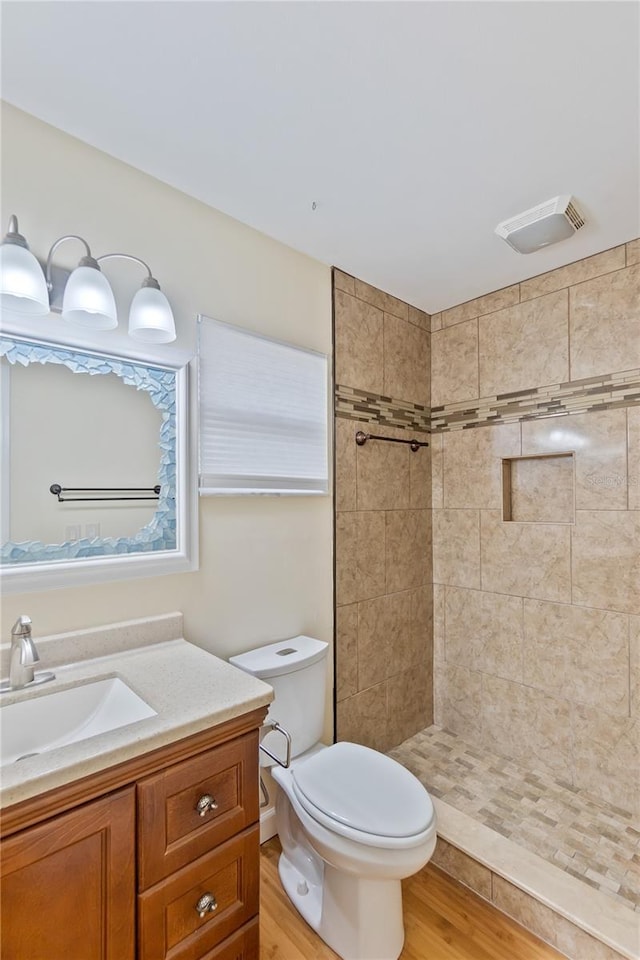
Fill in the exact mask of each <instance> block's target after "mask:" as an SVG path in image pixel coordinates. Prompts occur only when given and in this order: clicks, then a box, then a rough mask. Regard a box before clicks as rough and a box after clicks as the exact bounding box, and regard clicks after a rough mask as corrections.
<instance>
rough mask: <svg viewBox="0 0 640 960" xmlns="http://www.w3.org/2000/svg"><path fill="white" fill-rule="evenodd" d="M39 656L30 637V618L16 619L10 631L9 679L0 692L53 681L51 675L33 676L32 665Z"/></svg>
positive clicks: (24, 616)
mask: <svg viewBox="0 0 640 960" xmlns="http://www.w3.org/2000/svg"><path fill="white" fill-rule="evenodd" d="M39 660H40V654H39V653H38V648H37V647H36V645H35V643H34V642H33V637H32V636H31V617H27V616H26V615H24V614H23V616H21V617H18V619H17V620H16V622H15V623H14V625H13V629H12V630H11V662H10V665H9V679H8V681H7V680H5V681H4V682H3V683H2V684H1V685H0V692H2V693H6V692H7V691H9V690H22V689H23V688H24V687H28V686H31V684H38V683H45V682H46V681H47V680H53V679H54V678H55V674H53V673H39V674H35V673H34V671H33V665H34V663H38V661H39Z"/></svg>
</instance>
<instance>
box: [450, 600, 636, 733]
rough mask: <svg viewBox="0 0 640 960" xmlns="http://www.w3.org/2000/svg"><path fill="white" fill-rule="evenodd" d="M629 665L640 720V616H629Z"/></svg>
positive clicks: (633, 709) (633, 704)
mask: <svg viewBox="0 0 640 960" xmlns="http://www.w3.org/2000/svg"><path fill="white" fill-rule="evenodd" d="M434 623H435V620H434ZM629 666H630V671H631V676H630V684H629V687H630V693H631V708H630V714H631V716H632V717H634V718H635V719H636V720H640V617H629Z"/></svg>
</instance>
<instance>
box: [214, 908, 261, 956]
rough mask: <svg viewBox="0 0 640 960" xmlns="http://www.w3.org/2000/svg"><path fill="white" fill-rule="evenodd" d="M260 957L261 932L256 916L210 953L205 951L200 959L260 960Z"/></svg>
mask: <svg viewBox="0 0 640 960" xmlns="http://www.w3.org/2000/svg"><path fill="white" fill-rule="evenodd" d="M259 957H260V934H259V923H258V919H257V917H256V919H255V920H252V921H251V923H247V924H246V925H245V926H244V927H241V929H240V930H238V931H237V933H234V934H232V936H230V937H228V938H227V939H226V940H225V941H224V943H220V944H218V946H217V947H214V948H213V950H211V952H210V953H205V954H204V956H203V957H201V958H200V960H259Z"/></svg>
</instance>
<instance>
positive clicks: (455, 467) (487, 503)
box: [442, 423, 520, 509]
mask: <svg viewBox="0 0 640 960" xmlns="http://www.w3.org/2000/svg"><path fill="white" fill-rule="evenodd" d="M442 442H443V451H444V453H443V460H444V506H445V507H476V508H481V507H482V508H486V509H490V508H493V509H498V508H501V507H502V458H503V457H516V456H518V455H519V453H520V424H519V423H505V424H501V425H499V426H495V427H493V428H492V429H491V430H457V431H454V432H452V433H445V434H443V435H442Z"/></svg>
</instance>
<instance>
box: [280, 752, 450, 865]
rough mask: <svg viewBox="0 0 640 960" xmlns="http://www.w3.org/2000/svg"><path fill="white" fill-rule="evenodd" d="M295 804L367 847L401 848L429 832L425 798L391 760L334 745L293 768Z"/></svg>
mask: <svg viewBox="0 0 640 960" xmlns="http://www.w3.org/2000/svg"><path fill="white" fill-rule="evenodd" d="M291 773H292V786H293V791H294V793H295V796H296V799H297V800H298V802H299V803H300V805H301V806H302V807H303V808H304V809H305V810H306V812H307V813H308V814H309V816H311V817H313V818H314V820H316V821H318V822H319V823H321V824H322V825H323V826H325V827H327V828H328V829H329V830H331V831H333V832H334V833H337V834H340V835H341V836H344V837H348V838H350V839H352V840H355V841H357V842H359V843H363V844H366V845H368V846H377V847H385V848H396V849H401V848H406V847H410V846H413V845H415V844H417V843H420V842H422V840H423V839H424V837H425V836H426V835H428V834H429V832H430V831H431V830H432V829H433V824H434V819H435V814H434V809H433V804H432V802H431V798H430V797H429V794H428V793H427V791H426V790H425V788H424V787H423V786H422V784H421V783H420V781H419V780H418V779H417V778H416V777H414V775H413V774H412V773H410V772H409V771H408V770H406V769H405V768H404V767H402V766H401V765H400V764H399V763H397V762H396V761H395V760H392V759H391V757H387V756H385V755H384V754H382V753H378V752H377V751H376V750H370V749H369V748H368V747H363V746H361V745H360V744H355V743H345V742H342V743H336V744H334V745H333V746H330V747H326V748H325V749H323V750H320V751H319V752H318V753H315V754H314V755H313V756H311V757H309V758H308V759H305V760H302V761H301V762H299V763H295V762H294V764H293V766H292V770H291Z"/></svg>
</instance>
